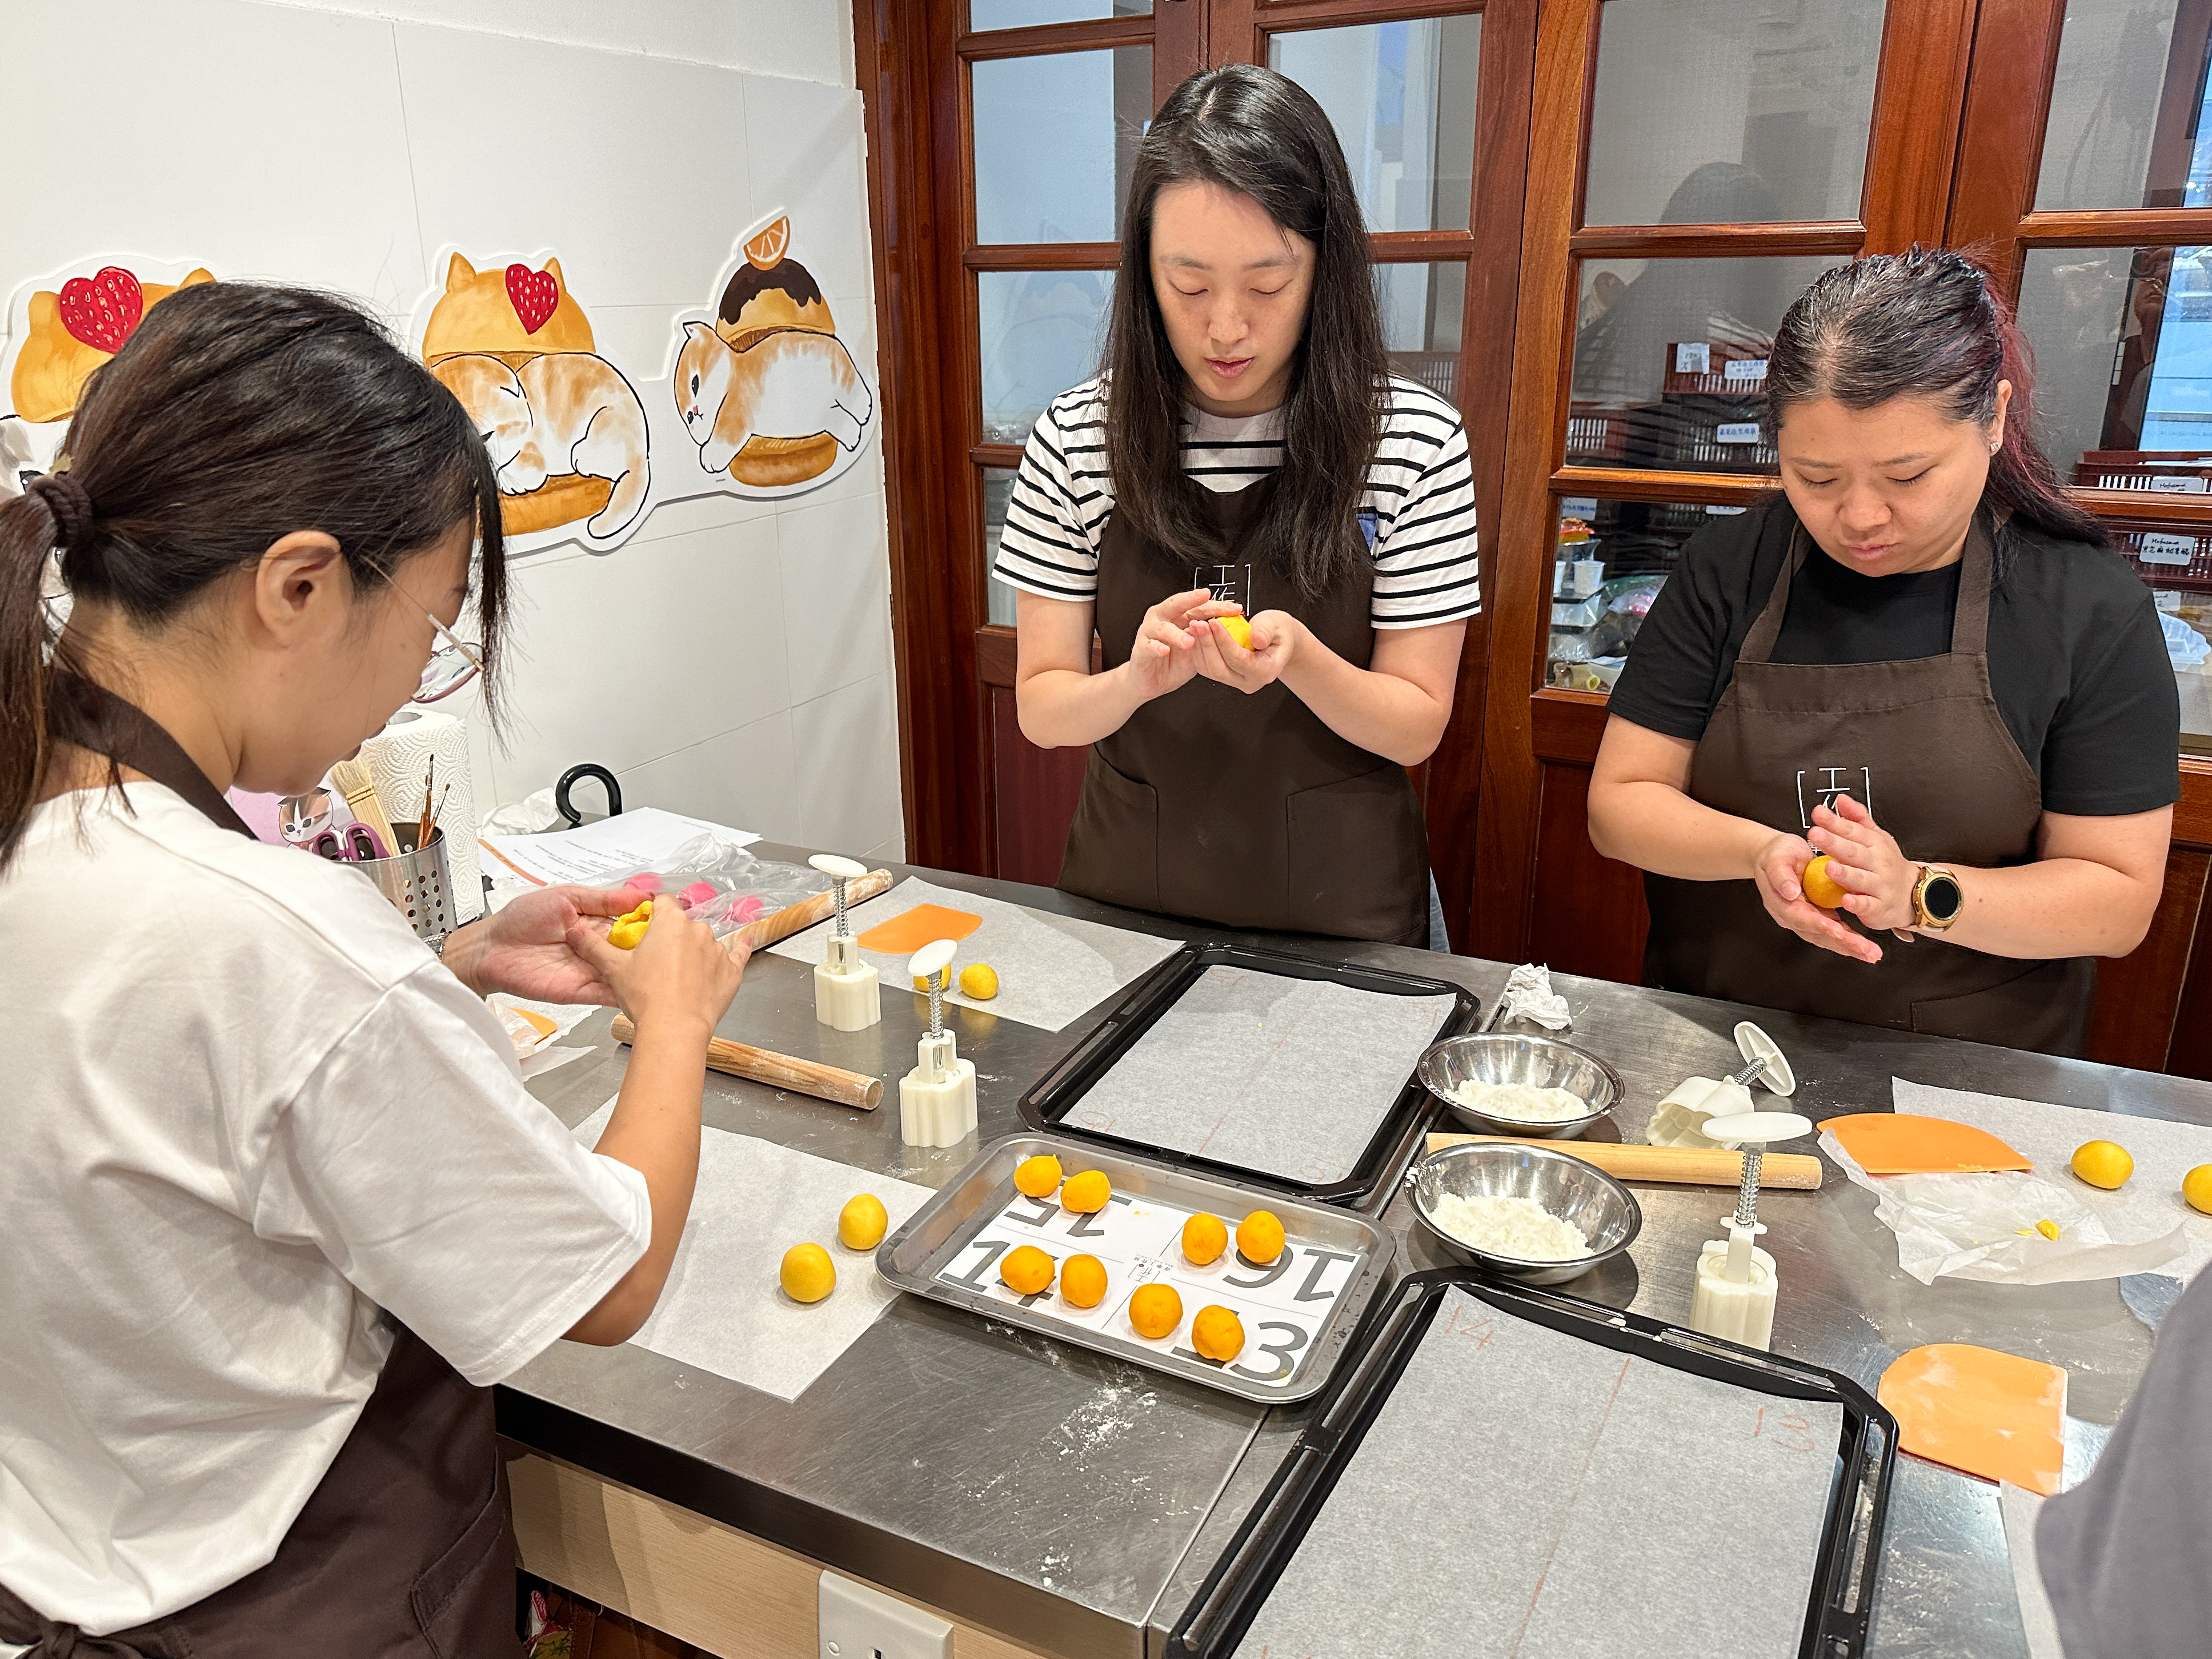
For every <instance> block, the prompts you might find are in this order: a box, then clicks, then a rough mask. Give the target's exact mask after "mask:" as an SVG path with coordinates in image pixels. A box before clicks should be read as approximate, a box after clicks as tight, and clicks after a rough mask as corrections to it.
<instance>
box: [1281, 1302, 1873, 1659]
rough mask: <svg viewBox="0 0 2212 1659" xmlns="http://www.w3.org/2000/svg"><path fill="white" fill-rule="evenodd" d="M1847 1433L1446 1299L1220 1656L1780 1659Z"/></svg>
mask: <svg viewBox="0 0 2212 1659" xmlns="http://www.w3.org/2000/svg"><path fill="white" fill-rule="evenodd" d="M1842 1428H1843V1413H1842V1408H1841V1407H1838V1406H1837V1405H1835V1404H1833V1403H1831V1402H1825V1401H1807V1400H1786V1399H1783V1398H1780V1397H1778V1396H1776V1395H1767V1394H1761V1393H1759V1392H1756V1391H1754V1390H1753V1389H1745V1388H1738V1387H1735V1385H1733V1384H1730V1383H1719V1382H1715V1381H1712V1380H1711V1379H1710V1378H1707V1377H1702V1376H1692V1375H1691V1374H1690V1373H1688V1372H1686V1371H1678V1370H1673V1369H1671V1368H1670V1367H1668V1366H1664V1365H1659V1364H1654V1363H1653V1362H1651V1361H1650V1360H1648V1359H1643V1358H1635V1357H1632V1356H1630V1355H1627V1354H1623V1353H1620V1352H1616V1351H1614V1350H1613V1349H1611V1348H1607V1347H1601V1346H1599V1345H1598V1344H1596V1343H1595V1342H1585V1341H1582V1340H1577V1338H1574V1337H1571V1336H1569V1335H1567V1334H1565V1333H1564V1332H1560V1331H1553V1330H1549V1329H1547V1328H1545V1327H1543V1326H1541V1325H1538V1324H1534V1323H1533V1322H1529V1321H1527V1320H1523V1319H1520V1318H1516V1316H1513V1315H1510V1314H1507V1313H1504V1312H1501V1311H1499V1310H1497V1309H1494V1308H1492V1307H1491V1306H1490V1305H1489V1304H1486V1303H1484V1302H1481V1301H1479V1300H1477V1299H1476V1298H1475V1297H1471V1296H1469V1295H1468V1293H1467V1292H1466V1291H1461V1290H1453V1291H1449V1292H1448V1293H1447V1294H1446V1297H1445V1300H1444V1305H1443V1307H1442V1308H1441V1309H1439V1310H1437V1316H1436V1320H1435V1322H1434V1323H1433V1324H1431V1326H1430V1327H1429V1329H1428V1332H1427V1334H1425V1336H1423V1337H1422V1339H1421V1345H1420V1347H1419V1349H1418V1350H1417V1351H1416V1352H1415V1353H1414V1355H1413V1359H1412V1361H1411V1362H1410V1363H1409V1364H1407V1367H1406V1370H1405V1371H1404V1373H1403V1374H1402V1375H1401V1376H1400V1377H1399V1379H1398V1381H1397V1383H1395V1385H1393V1387H1392V1389H1391V1390H1390V1397H1389V1400H1388V1401H1386V1402H1385V1403H1384V1404H1383V1409H1382V1411H1381V1413H1379V1414H1378V1415H1377V1417H1376V1420H1375V1423H1374V1425H1373V1426H1372V1427H1370V1429H1369V1430H1368V1431H1367V1434H1366V1437H1364V1439H1363V1440H1362V1441H1361V1442H1360V1443H1359V1447H1358V1450H1357V1451H1355V1452H1354V1453H1353V1454H1352V1459H1351V1462H1350V1465H1349V1466H1348V1467H1347V1468H1346V1469H1345V1471H1344V1474H1343V1475H1342V1477H1341V1478H1340V1480H1338V1481H1337V1484H1336V1486H1335V1487H1334V1490H1332V1491H1331V1492H1330V1493H1329V1495H1328V1498H1327V1500H1326V1501H1325V1502H1324V1503H1323V1504H1322V1510H1321V1513H1320V1515H1319V1516H1317V1517H1316V1519H1315V1521H1314V1523H1313V1526H1312V1528H1311V1529H1310V1530H1309V1531H1308V1532H1307V1534H1306V1535H1305V1537H1304V1540H1303V1541H1300V1543H1299V1545H1298V1547H1297V1553H1296V1554H1295V1555H1294V1556H1292V1557H1291V1561H1290V1564H1289V1565H1287V1566H1286V1567H1285V1568H1284V1570H1283V1573H1282V1576H1281V1577H1279V1579H1277V1580H1276V1582H1275V1585H1274V1588H1273V1589H1272V1590H1270V1591H1269V1593H1268V1595H1267V1601H1266V1602H1265V1603H1264V1604H1263V1605H1262V1606H1261V1608H1260V1611H1259V1613H1258V1614H1257V1616H1256V1617H1255V1619H1254V1620H1253V1621H1252V1625H1251V1627H1250V1628H1249V1630H1247V1631H1246V1632H1245V1634H1244V1638H1243V1641H1242V1642H1241V1643H1240V1644H1238V1646H1237V1656H1238V1659H1262V1656H1269V1659H1288V1656H1296V1655H1313V1656H1318V1659H1349V1656H1352V1655H1354V1654H1389V1655H1392V1656H1402V1659H1411V1656H1415V1655H1435V1656H1439V1659H1441V1656H1445V1655H1449V1656H1451V1659H1623V1656H1626V1655H1634V1656H1636V1659H1715V1656H1717V1655H1727V1656H1729V1659H1796V1655H1797V1653H1798V1650H1799V1645H1800V1642H1801V1640H1802V1634H1803V1626H1804V1622H1805V1613H1806V1606H1807V1603H1808V1600H1809V1598H1810V1595H1811V1591H1812V1587H1813V1577H1814V1565H1815V1563H1816V1562H1817V1561H1818V1559H1819V1555H1820V1534H1821V1529H1822V1528H1823V1526H1824V1524H1825V1522H1826V1515H1827V1507H1828V1497H1829V1492H1830V1489H1831V1486H1832V1481H1833V1474H1832V1472H1833V1469H1834V1467H1835V1462H1836V1448H1837V1444H1838V1440H1839V1438H1840V1437H1841V1433H1842Z"/></svg>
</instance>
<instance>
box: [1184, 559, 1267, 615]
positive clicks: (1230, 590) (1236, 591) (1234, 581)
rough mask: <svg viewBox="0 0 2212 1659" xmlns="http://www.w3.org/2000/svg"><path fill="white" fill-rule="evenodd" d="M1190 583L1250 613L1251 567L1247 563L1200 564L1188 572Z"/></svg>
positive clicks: (1246, 613) (1225, 602)
mask: <svg viewBox="0 0 2212 1659" xmlns="http://www.w3.org/2000/svg"><path fill="white" fill-rule="evenodd" d="M1190 585H1191V586H1193V587H1203V588H1206V589H1207V590H1209V591H1210V592H1212V595H1213V597H1214V598H1215V599H1218V600H1220V601H1221V602H1222V603H1223V604H1225V605H1240V606H1242V607H1243V611H1244V614H1245V615H1246V616H1248V617H1249V616H1250V615H1251V614H1252V567H1251V566H1250V565H1249V564H1202V565H1200V566H1199V567H1198V568H1196V569H1194V570H1193V571H1192V572H1191V573H1190Z"/></svg>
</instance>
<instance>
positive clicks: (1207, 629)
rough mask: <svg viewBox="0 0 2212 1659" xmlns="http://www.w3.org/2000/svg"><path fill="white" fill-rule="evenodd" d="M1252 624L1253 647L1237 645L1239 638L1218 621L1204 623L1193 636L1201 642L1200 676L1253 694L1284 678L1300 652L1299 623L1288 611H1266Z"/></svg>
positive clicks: (1254, 619)
mask: <svg viewBox="0 0 2212 1659" xmlns="http://www.w3.org/2000/svg"><path fill="white" fill-rule="evenodd" d="M1232 608H1233V607H1230V606H1224V607H1223V610H1224V611H1229V610H1231V609H1232ZM1248 621H1249V624H1250V626H1251V630H1252V643H1251V644H1250V645H1249V647H1247V646H1242V645H1239V644H1237V637H1236V635H1233V634H1231V632H1230V631H1229V630H1228V629H1226V628H1224V627H1223V626H1222V625H1221V624H1220V623H1219V622H1218V621H1214V622H1202V623H1198V624H1196V625H1195V626H1194V627H1193V629H1191V632H1192V633H1193V634H1194V635H1196V636H1197V640H1198V651H1197V656H1198V671H1199V672H1200V673H1201V674H1203V675H1205V676H1206V678H1207V679H1210V680H1218V681H1219V682H1220V683H1221V684H1224V685H1227V686H1233V687H1235V688H1236V689H1237V690H1239V691H1243V692H1246V693H1250V692H1254V691H1257V690H1260V688H1261V686H1265V685H1273V684H1274V683H1275V682H1276V681H1277V680H1279V679H1280V678H1282V677H1283V671H1284V670H1285V669H1286V668H1288V667H1289V666H1290V665H1291V657H1292V655H1293V654H1294V653H1296V651H1297V641H1298V634H1299V627H1298V622H1297V618H1296V617H1292V616H1291V614H1290V613H1289V612H1288V611H1261V613H1260V614H1259V615H1258V616H1256V617H1250V618H1248Z"/></svg>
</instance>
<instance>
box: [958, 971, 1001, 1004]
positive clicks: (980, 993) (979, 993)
mask: <svg viewBox="0 0 2212 1659" xmlns="http://www.w3.org/2000/svg"><path fill="white" fill-rule="evenodd" d="M960 994H961V995H962V996H963V997H968V998H970V999H972V1000H975V1001H977V1002H988V1001H989V1000H991V999H992V998H993V997H994V996H996V995H998V994H999V970H998V969H995V968H994V967H993V966H991V964H990V963H987V962H971V963H969V964H968V965H967V966H966V967H965V968H963V969H961V970H960Z"/></svg>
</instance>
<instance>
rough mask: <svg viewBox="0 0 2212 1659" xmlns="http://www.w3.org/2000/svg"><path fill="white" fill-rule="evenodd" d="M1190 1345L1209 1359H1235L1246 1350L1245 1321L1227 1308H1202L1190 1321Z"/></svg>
mask: <svg viewBox="0 0 2212 1659" xmlns="http://www.w3.org/2000/svg"><path fill="white" fill-rule="evenodd" d="M1190 1346H1192V1347H1194V1348H1195V1349H1197V1350H1198V1351H1199V1352H1200V1353H1202V1354H1204V1355H1205V1356H1206V1358H1208V1359H1221V1360H1230V1359H1234V1358H1237V1355H1238V1354H1240V1353H1243V1352H1244V1322H1243V1320H1241V1319H1239V1318H1237V1316H1236V1315H1235V1314H1233V1313H1231V1312H1230V1311H1229V1310H1228V1309H1226V1308H1223V1307H1218V1306H1215V1307H1206V1308H1200V1310H1198V1317H1197V1318H1195V1319H1194V1320H1192V1321H1191V1322H1190Z"/></svg>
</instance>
